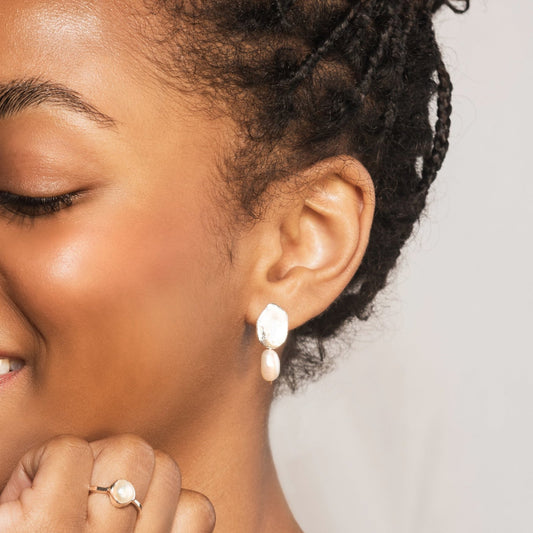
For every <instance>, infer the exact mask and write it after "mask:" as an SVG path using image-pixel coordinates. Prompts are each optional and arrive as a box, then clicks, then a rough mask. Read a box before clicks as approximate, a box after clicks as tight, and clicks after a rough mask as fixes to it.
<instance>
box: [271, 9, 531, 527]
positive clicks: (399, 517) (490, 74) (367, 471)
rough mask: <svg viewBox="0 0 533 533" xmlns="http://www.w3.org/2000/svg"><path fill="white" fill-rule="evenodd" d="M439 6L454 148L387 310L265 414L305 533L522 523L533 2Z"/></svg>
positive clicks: (527, 502)
mask: <svg viewBox="0 0 533 533" xmlns="http://www.w3.org/2000/svg"><path fill="white" fill-rule="evenodd" d="M472 4H473V6H472V8H471V11H470V12H469V13H468V14H467V15H461V16H457V15H454V14H453V13H452V12H451V11H449V10H447V9H446V10H444V11H443V12H442V13H441V14H440V15H439V17H438V19H437V30H438V35H439V40H440V41H441V42H442V43H443V45H444V56H445V59H446V61H447V64H448V66H449V70H450V72H451V75H452V79H453V82H454V86H455V92H454V100H453V104H454V113H453V118H452V120H453V125H452V130H453V131H452V138H451V148H450V151H449V154H448V158H447V160H446V162H445V165H444V168H443V170H442V172H441V173H440V174H439V176H438V178H437V181H436V182H435V184H434V189H433V191H432V192H431V195H430V201H429V207H428V209H427V216H426V217H425V219H424V221H423V222H422V224H421V226H420V230H419V231H418V232H417V235H416V236H415V238H413V239H412V240H411V241H410V244H409V246H408V248H407V249H406V250H405V251H404V253H403V255H402V260H401V265H400V268H399V269H398V270H397V271H396V274H395V275H394V278H393V280H392V283H391V284H390V286H389V288H388V289H387V290H386V292H385V293H383V294H382V295H381V296H380V298H379V303H380V307H381V308H382V311H381V313H380V314H379V315H378V316H376V317H375V318H374V319H372V320H370V321H369V322H368V323H366V324H364V331H362V332H360V334H359V336H358V337H357V339H356V341H355V343H354V345H353V346H352V349H351V350H350V353H349V354H347V355H346V357H345V358H343V359H342V360H340V361H339V362H338V365H337V370H336V371H335V372H334V373H333V374H331V375H329V376H327V377H326V378H325V379H323V380H322V381H320V382H319V383H317V384H313V385H311V386H309V387H308V388H307V390H306V391H305V392H304V393H302V394H299V395H297V396H295V397H283V398H281V399H280V400H279V401H277V402H276V403H275V404H274V407H273V413H272V419H271V438H272V446H273V448H274V453H275V458H276V463H277V465H278V470H279V474H280V478H281V481H282V484H283V486H284V488H285V491H286V494H287V496H288V499H289V501H290V504H291V506H292V508H293V511H294V513H295V515H296V517H297V518H298V520H299V522H300V524H301V525H302V527H303V528H304V530H305V532H306V533H329V532H333V533H357V532H364V533H378V532H379V533H381V532H385V533H440V532H446V533H449V532H453V533H481V532H482V533H493V532H494V533H496V532H497V533H507V532H510V533H526V532H527V533H530V532H532V531H533V428H532V422H533V421H532V403H533V349H532V342H533V341H532V330H533V295H532V293H533V290H532V286H533V283H532V281H531V274H532V272H533V268H532V267H533V253H532V250H531V243H532V232H533V175H532V174H533V173H532V171H531V168H530V161H531V158H532V156H533V145H532V141H533V135H532V133H531V132H532V130H533V113H532V106H533V39H532V29H533V23H532V21H533V2H531V1H530V0H485V1H483V0H473V1H472Z"/></svg>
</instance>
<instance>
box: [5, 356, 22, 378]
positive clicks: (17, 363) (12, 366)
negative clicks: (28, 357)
mask: <svg viewBox="0 0 533 533" xmlns="http://www.w3.org/2000/svg"><path fill="white" fill-rule="evenodd" d="M23 366H24V361H22V360H20V359H9V358H3V359H0V376H5V375H6V374H9V372H15V371H16V370H20V369H21V368H22V367H23Z"/></svg>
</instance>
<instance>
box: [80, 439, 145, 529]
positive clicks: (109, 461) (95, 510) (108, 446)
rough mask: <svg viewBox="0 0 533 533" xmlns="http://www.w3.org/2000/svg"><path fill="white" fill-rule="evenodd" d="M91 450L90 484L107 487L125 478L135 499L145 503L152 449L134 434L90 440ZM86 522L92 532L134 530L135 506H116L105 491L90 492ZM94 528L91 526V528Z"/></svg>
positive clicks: (135, 519)
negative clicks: (92, 463) (92, 462)
mask: <svg viewBox="0 0 533 533" xmlns="http://www.w3.org/2000/svg"><path fill="white" fill-rule="evenodd" d="M90 446H91V448H92V450H93V453H94V457H95V460H94V467H93V472H92V478H91V485H96V486H99V487H109V486H111V485H112V484H113V483H114V482H115V481H116V480H118V479H125V480H127V481H129V482H130V483H132V485H133V486H134V488H135V494H136V499H137V500H139V501H140V502H141V503H144V499H145V497H146V494H147V492H148V487H149V485H150V480H151V478H152V473H153V470H154V465H155V456H154V450H153V449H152V447H151V446H150V445H149V444H147V443H146V442H145V441H144V440H142V439H141V438H140V437H137V436H136V435H129V434H128V435H118V436H114V437H109V438H106V439H102V440H99V441H94V442H91V443H90ZM88 501H89V503H88V523H89V525H90V527H91V528H93V529H94V531H105V532H108V531H133V530H134V528H135V523H136V521H137V518H138V516H137V513H138V511H137V509H136V508H135V507H134V506H133V505H127V506H126V507H122V508H118V507H115V506H114V505H113V502H112V500H111V496H109V495H108V494H98V493H91V494H90V495H89V498H88ZM93 529H90V530H91V531H93Z"/></svg>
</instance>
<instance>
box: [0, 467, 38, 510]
mask: <svg viewBox="0 0 533 533" xmlns="http://www.w3.org/2000/svg"><path fill="white" fill-rule="evenodd" d="M31 485H32V479H31V478H30V476H29V475H28V473H27V472H26V469H25V468H24V465H23V464H22V462H19V463H18V464H17V467H16V468H15V470H13V472H12V473H11V477H10V478H9V481H8V482H7V484H6V486H5V487H4V490H3V491H2V494H0V505H2V504H3V503H8V502H14V501H16V500H18V499H19V497H20V495H21V494H22V491H23V490H24V489H28V488H30V487H31Z"/></svg>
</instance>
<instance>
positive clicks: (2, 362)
mask: <svg viewBox="0 0 533 533" xmlns="http://www.w3.org/2000/svg"><path fill="white" fill-rule="evenodd" d="M10 367H11V364H10V360H9V359H0V376H3V375H5V374H7V373H8V372H9V369H10Z"/></svg>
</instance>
